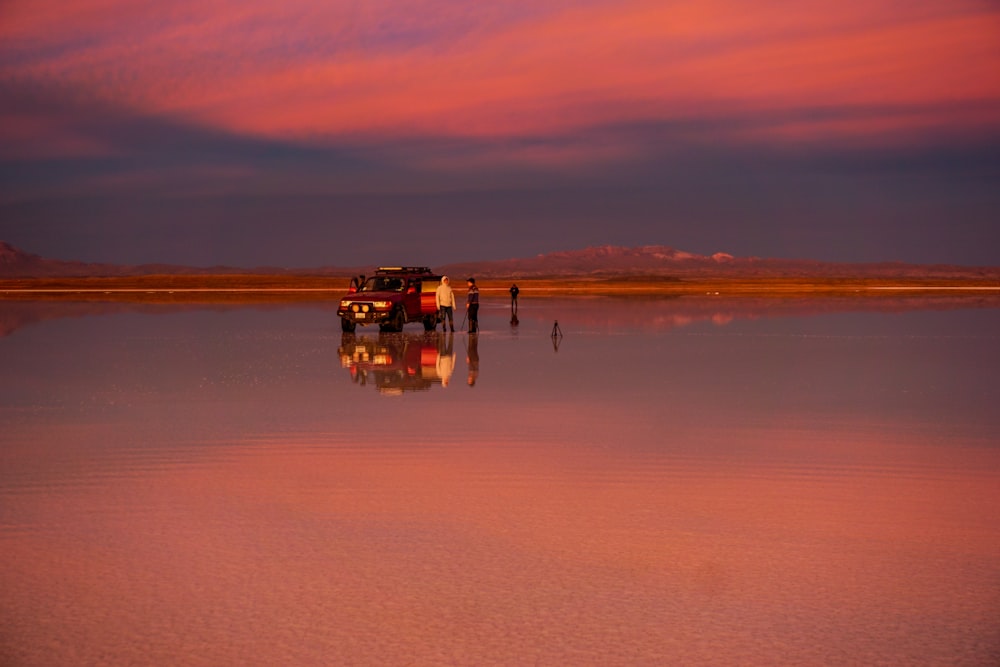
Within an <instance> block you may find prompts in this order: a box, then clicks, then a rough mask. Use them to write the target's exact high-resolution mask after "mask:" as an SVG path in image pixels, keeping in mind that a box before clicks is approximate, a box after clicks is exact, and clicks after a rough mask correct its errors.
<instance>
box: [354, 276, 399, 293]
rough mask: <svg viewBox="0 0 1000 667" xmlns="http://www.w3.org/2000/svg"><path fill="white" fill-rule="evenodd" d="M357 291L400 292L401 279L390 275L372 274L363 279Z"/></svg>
mask: <svg viewBox="0 0 1000 667" xmlns="http://www.w3.org/2000/svg"><path fill="white" fill-rule="evenodd" d="M358 291H359V292H402V291H403V279H402V278H392V277H390V276H373V277H371V278H369V279H368V280H366V281H365V284H364V285H362V286H361V289H360V290H358Z"/></svg>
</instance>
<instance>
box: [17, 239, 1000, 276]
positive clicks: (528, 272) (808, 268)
mask: <svg viewBox="0 0 1000 667" xmlns="http://www.w3.org/2000/svg"><path fill="white" fill-rule="evenodd" d="M371 268H372V267H318V268H312V269H285V268H278V267H254V268H246V267H231V266H213V267H201V268H199V267H190V266H177V265H172V264H139V265H119V264H95V263H85V262H72V261H62V260H54V259H46V258H44V257H41V256H39V255H34V254H30V253H27V252H25V251H23V250H20V249H18V248H15V247H13V246H12V245H10V244H8V243H5V242H3V241H0V278H56V277H59V278H69V277H96V276H141V275H153V274H174V275H222V274H269V275H331V276H335V275H340V276H346V275H353V274H356V273H370V272H371ZM433 268H434V269H436V270H437V271H440V272H442V273H448V274H453V275H456V276H461V277H467V276H472V275H474V276H477V277H482V278H533V277H537V278H542V277H568V276H575V277H587V276H589V277H614V276H620V277H628V276H636V277H639V276H658V277H671V276H672V277H677V278H683V277H708V276H717V277H810V276H814V277H840V276H843V277H900V278H902V277H906V278H918V277H934V278H966V279H979V280H1000V267H997V266H993V267H968V266H954V265H947V264H906V263H902V262H878V263H866V264H851V263H835V262H820V261H814V260H791V259H762V258H759V257H734V256H733V255H729V254H727V253H721V252H720V253H715V254H714V255H696V254H693V253H689V252H684V251H681V250H676V249H674V248H670V247H668V246H641V247H635V248H626V247H620V246H600V247H595V248H586V249H583V250H569V251H565V252H553V253H547V254H543V255H538V256H536V257H530V258H523V259H507V260H499V261H486V262H462V263H456V264H447V265H444V266H435V267H433Z"/></svg>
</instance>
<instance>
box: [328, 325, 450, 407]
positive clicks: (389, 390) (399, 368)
mask: <svg viewBox="0 0 1000 667" xmlns="http://www.w3.org/2000/svg"><path fill="white" fill-rule="evenodd" d="M453 335H454V334H452V335H447V334H421V335H412V334H406V335H403V336H381V335H380V336H379V337H378V338H377V339H371V338H362V337H359V336H355V335H354V334H350V333H345V334H344V336H343V338H342V339H341V341H340V349H339V350H338V353H339V355H340V365H341V366H342V367H344V368H346V369H348V370H349V372H350V374H351V380H352V381H354V382H355V383H356V384H359V385H369V384H371V385H374V386H375V388H376V389H377V390H378V391H379V392H380V393H383V394H401V393H403V392H404V391H420V390H425V389H430V388H431V387H432V386H433V385H434V384H440V385H442V386H448V381H449V380H450V379H451V374H452V370H453V369H454V366H455V353H454V351H453V348H452V336H453Z"/></svg>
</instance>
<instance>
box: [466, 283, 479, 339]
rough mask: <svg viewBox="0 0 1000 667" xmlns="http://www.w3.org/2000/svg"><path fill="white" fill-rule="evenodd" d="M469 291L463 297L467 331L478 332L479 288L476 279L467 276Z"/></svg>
mask: <svg viewBox="0 0 1000 667" xmlns="http://www.w3.org/2000/svg"><path fill="white" fill-rule="evenodd" d="M467 282H468V283H469V293H468V295H466V297H465V310H466V312H467V313H468V315H469V333H470V334H471V333H479V288H478V287H476V279H475V278H469V279H468V280H467Z"/></svg>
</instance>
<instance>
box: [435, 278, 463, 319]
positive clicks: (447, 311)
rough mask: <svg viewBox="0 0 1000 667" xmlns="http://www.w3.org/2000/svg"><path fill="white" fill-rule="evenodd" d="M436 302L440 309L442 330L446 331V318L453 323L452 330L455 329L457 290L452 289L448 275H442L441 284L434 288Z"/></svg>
mask: <svg viewBox="0 0 1000 667" xmlns="http://www.w3.org/2000/svg"><path fill="white" fill-rule="evenodd" d="M434 304H435V305H436V306H437V309H438V316H439V317H440V318H441V331H444V325H445V320H446V319H447V321H448V324H449V325H451V330H452V331H454V330H455V309H456V308H458V304H457V303H455V291H454V290H453V289H451V281H450V280H448V276H442V277H441V284H440V285H438V286H437V289H436V290H434Z"/></svg>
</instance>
